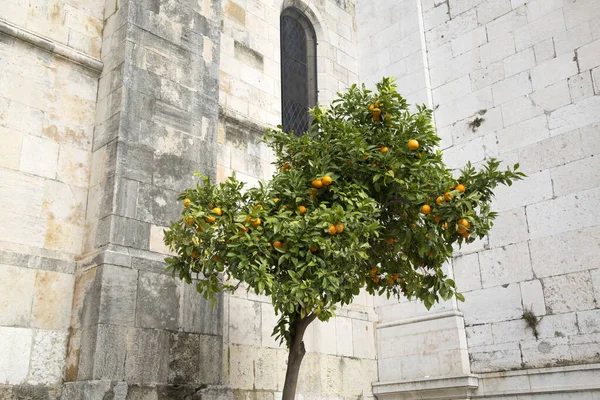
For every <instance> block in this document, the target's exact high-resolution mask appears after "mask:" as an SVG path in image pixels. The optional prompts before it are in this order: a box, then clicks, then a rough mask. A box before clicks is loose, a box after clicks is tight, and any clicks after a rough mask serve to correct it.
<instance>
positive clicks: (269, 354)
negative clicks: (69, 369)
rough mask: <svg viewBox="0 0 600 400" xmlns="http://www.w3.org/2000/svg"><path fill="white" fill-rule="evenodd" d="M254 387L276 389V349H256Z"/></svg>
mask: <svg viewBox="0 0 600 400" xmlns="http://www.w3.org/2000/svg"><path fill="white" fill-rule="evenodd" d="M255 351H256V352H257V353H258V354H257V355H256V359H255V362H254V368H255V369H254V371H255V375H254V387H255V389H259V390H277V350H275V349H260V350H259V349H256V350H255Z"/></svg>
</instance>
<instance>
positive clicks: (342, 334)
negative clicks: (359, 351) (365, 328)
mask: <svg viewBox="0 0 600 400" xmlns="http://www.w3.org/2000/svg"><path fill="white" fill-rule="evenodd" d="M332 322H334V323H335V333H336V346H337V351H336V354H337V355H340V356H347V357H352V356H353V355H355V354H354V350H353V346H354V343H355V339H354V337H353V335H352V327H353V323H354V321H353V320H352V319H350V318H344V317H339V316H338V317H336V318H335V319H334V320H333V321H332ZM360 322H363V321H360ZM366 343H367V344H368V343H369V342H366ZM357 357H358V356H357Z"/></svg>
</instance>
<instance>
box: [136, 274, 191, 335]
mask: <svg viewBox="0 0 600 400" xmlns="http://www.w3.org/2000/svg"><path fill="white" fill-rule="evenodd" d="M180 296H181V285H180V283H179V282H178V281H176V280H175V279H173V278H171V277H170V276H166V275H162V274H153V273H150V272H140V275H139V282H138V297H137V304H136V310H135V315H136V325H137V326H139V327H143V328H155V329H169V330H172V331H176V330H177V329H178V327H179V324H178V316H179V303H180V301H179V300H180Z"/></svg>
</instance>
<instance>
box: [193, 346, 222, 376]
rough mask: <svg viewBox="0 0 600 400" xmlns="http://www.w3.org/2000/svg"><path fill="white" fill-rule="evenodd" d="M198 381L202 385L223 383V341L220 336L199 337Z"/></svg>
mask: <svg viewBox="0 0 600 400" xmlns="http://www.w3.org/2000/svg"><path fill="white" fill-rule="evenodd" d="M198 370H199V374H200V377H199V380H200V382H201V383H202V384H212V385H218V384H221V383H223V380H222V379H223V378H222V371H223V339H222V337H221V336H209V335H201V336H200V364H199V365H198Z"/></svg>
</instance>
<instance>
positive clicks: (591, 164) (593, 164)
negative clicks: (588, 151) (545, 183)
mask: <svg viewBox="0 0 600 400" xmlns="http://www.w3.org/2000/svg"><path fill="white" fill-rule="evenodd" d="M598 170H600V159H599V157H589V158H585V159H583V160H578V161H574V162H572V163H569V164H566V165H563V166H560V167H557V168H554V169H552V171H551V175H552V183H553V184H554V194H555V195H556V196H564V195H567V194H569V193H576V192H580V191H583V190H587V189H588V188H593V187H599V186H600V174H598V173H597V171H598ZM574 176H577V179H573V177H574Z"/></svg>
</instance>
